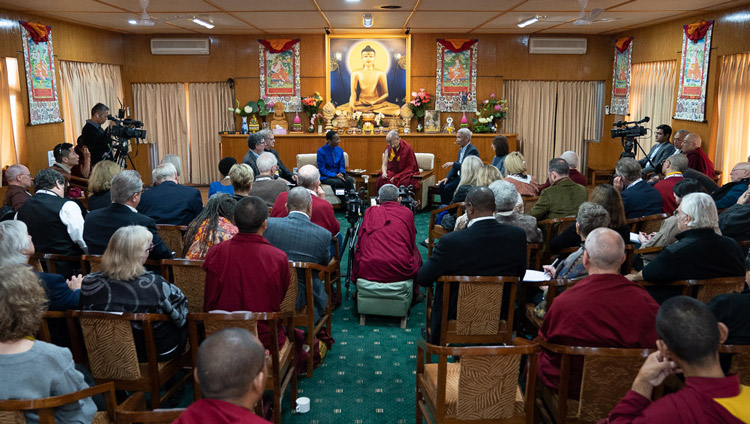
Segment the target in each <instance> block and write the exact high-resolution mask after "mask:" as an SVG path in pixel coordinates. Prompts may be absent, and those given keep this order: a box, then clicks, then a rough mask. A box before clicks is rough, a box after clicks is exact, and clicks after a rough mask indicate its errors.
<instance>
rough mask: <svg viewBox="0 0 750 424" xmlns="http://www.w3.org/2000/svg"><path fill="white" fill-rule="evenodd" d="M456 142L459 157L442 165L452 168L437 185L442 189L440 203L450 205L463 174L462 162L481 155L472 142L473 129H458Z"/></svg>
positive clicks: (445, 167) (444, 167)
mask: <svg viewBox="0 0 750 424" xmlns="http://www.w3.org/2000/svg"><path fill="white" fill-rule="evenodd" d="M456 144H457V145H458V147H459V149H458V157H457V158H456V161H455V162H445V163H444V164H443V165H442V167H443V169H447V168H450V171H448V175H446V176H445V178H443V179H442V180H440V181H438V183H437V185H438V188H439V189H440V203H442V204H444V205H450V204H452V203H454V202H453V193H455V192H456V188H458V180H459V177H460V176H461V175H460V174H461V164H462V163H463V161H464V159H465V158H467V157H469V156H476V157H479V150H477V148H476V147H474V145H473V144H471V130H470V129H468V128H460V129H459V130H458V131H456Z"/></svg>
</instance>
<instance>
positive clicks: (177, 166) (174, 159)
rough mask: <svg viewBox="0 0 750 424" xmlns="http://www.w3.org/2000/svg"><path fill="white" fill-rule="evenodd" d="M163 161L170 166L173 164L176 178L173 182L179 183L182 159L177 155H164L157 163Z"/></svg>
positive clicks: (161, 163)
mask: <svg viewBox="0 0 750 424" xmlns="http://www.w3.org/2000/svg"><path fill="white" fill-rule="evenodd" d="M165 163H171V164H172V166H174V170H175V171H176V174H177V178H175V179H174V180H175V182H176V183H177V184H179V183H180V176H182V159H180V157H179V156H177V155H172V154H168V155H164V157H163V158H161V162H159V165H164V164H165Z"/></svg>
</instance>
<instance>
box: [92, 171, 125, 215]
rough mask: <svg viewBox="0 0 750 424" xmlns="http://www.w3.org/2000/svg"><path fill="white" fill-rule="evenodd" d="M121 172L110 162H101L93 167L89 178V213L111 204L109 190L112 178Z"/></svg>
mask: <svg viewBox="0 0 750 424" xmlns="http://www.w3.org/2000/svg"><path fill="white" fill-rule="evenodd" d="M120 172H122V168H120V165H118V164H116V163H114V162H112V161H111V160H102V161H99V162H97V164H96V165H94V169H93V170H92V171H91V176H90V177H89V193H92V194H91V196H89V201H88V207H89V211H94V210H97V209H101V208H106V207H107V206H109V204H110V203H112V198H111V197H110V195H109V189H110V188H112V178H114V177H115V175H117V174H119V173H120Z"/></svg>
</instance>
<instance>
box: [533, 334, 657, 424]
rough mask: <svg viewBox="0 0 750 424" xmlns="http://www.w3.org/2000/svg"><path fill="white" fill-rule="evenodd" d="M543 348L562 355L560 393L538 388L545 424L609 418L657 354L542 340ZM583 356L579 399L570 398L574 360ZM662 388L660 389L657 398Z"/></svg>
mask: <svg viewBox="0 0 750 424" xmlns="http://www.w3.org/2000/svg"><path fill="white" fill-rule="evenodd" d="M539 343H540V344H541V345H542V349H543V350H545V351H547V352H550V353H552V354H557V355H560V357H561V361H560V384H559V388H558V390H557V392H555V391H554V390H552V389H549V388H548V387H546V386H545V385H544V384H539V385H538V392H539V393H538V396H537V400H536V404H537V411H538V412H539V413H540V414H541V415H540V417H541V418H542V421H543V422H545V423H552V422H556V423H558V424H561V423H596V422H598V421H600V420H602V419H604V418H607V416H608V415H609V412H610V411H611V410H612V408H614V407H615V405H617V402H619V401H620V399H622V397H623V396H625V393H627V392H628V390H630V386H631V385H632V383H633V380H634V379H635V376H636V375H637V374H638V370H639V369H640V368H641V365H643V361H645V360H646V357H647V356H648V355H649V354H650V353H651V352H652V351H653V350H649V349H622V348H601V347H577V346H564V345H558V344H553V343H547V342H544V341H539ZM574 357H583V373H582V377H581V390H580V392H579V393H578V400H575V399H574V397H575V396H570V394H569V393H568V386H569V384H570V376H571V361H572V359H573V358H574ZM659 391H660V388H657V396H658V393H659Z"/></svg>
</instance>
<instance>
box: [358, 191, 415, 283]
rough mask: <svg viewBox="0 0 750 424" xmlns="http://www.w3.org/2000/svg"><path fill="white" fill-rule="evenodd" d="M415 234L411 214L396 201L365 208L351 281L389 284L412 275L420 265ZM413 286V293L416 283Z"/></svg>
mask: <svg viewBox="0 0 750 424" xmlns="http://www.w3.org/2000/svg"><path fill="white" fill-rule="evenodd" d="M416 236H417V229H416V227H415V226H414V214H412V212H411V210H409V209H408V208H406V207H404V206H401V204H399V203H398V202H384V203H383V204H382V205H380V206H376V207H372V208H369V209H367V211H365V216H364V218H363V219H362V225H361V226H360V228H359V243H358V244H357V250H356V251H355V252H354V265H353V267H352V280H353V281H356V280H357V278H364V279H366V280H370V281H376V282H379V283H393V282H396V281H404V280H408V279H410V278H416V275H417V272H419V267H421V266H422V256H421V255H420V254H419V251H418V250H417V244H416ZM414 288H415V293H416V291H418V290H419V285H417V284H414Z"/></svg>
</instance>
